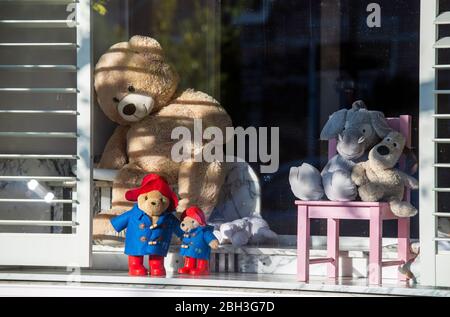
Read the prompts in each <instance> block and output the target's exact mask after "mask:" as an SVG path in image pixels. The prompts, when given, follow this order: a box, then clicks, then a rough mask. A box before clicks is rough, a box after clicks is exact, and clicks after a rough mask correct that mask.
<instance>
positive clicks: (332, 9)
mask: <svg viewBox="0 0 450 317" xmlns="http://www.w3.org/2000/svg"><path fill="white" fill-rule="evenodd" d="M101 3H103V2H101ZM371 3H375V4H378V5H379V7H377V8H379V14H380V15H379V21H380V25H379V27H378V24H377V20H373V19H376V17H375V18H373V16H372V17H371V14H372V13H373V12H371V11H369V12H368V6H369V4H371ZM102 6H103V5H102ZM104 7H105V8H106V13H105V12H103V11H102V9H101V7H100V9H98V10H97V13H96V14H95V25H96V26H99V27H98V28H97V30H96V31H95V37H94V48H95V54H96V56H95V59H98V57H99V56H100V54H102V52H104V50H105V49H106V48H107V47H108V46H109V45H111V44H113V43H114V42H116V41H119V40H124V39H126V38H128V37H129V36H132V35H136V34H139V35H147V36H152V37H154V38H156V39H157V40H158V41H159V42H160V43H161V44H162V46H163V48H164V50H165V51H166V54H167V57H168V59H169V61H170V62H171V63H172V64H173V65H174V66H175V67H176V69H177V71H178V72H179V74H180V77H181V82H180V89H186V88H195V89H198V90H202V91H204V92H206V93H208V94H210V95H212V96H213V97H214V98H216V99H217V100H219V101H220V102H221V104H222V105H223V106H224V107H225V109H226V110H227V111H228V113H229V114H230V116H231V118H232V120H233V124H234V126H242V127H244V128H245V127H251V126H254V127H279V128H280V130H279V131H280V136H279V149H280V150H279V162H280V164H279V169H278V170H277V171H276V172H274V173H270V174H262V173H260V164H259V163H251V164H252V166H253V167H254V169H255V171H256V172H257V173H258V175H259V178H260V182H261V187H262V204H261V211H262V216H263V217H264V218H265V219H266V220H267V221H268V222H269V224H270V226H271V227H272V229H274V230H275V231H276V232H277V233H279V234H288V235H292V234H296V208H295V206H294V200H295V197H294V195H293V194H292V192H291V190H290V186H289V181H288V175H289V169H290V167H292V166H298V165H300V164H301V163H302V162H308V163H310V164H312V165H314V166H316V167H318V168H319V169H322V168H323V167H324V165H325V164H326V162H327V144H326V142H324V141H319V135H320V131H321V128H322V126H323V125H324V124H325V122H326V120H327V119H328V116H329V115H330V114H332V113H333V112H335V111H337V110H339V109H341V108H348V107H350V106H351V104H352V102H354V101H355V100H358V99H362V100H364V102H365V103H366V104H367V106H368V108H369V109H372V110H379V111H383V112H384V113H385V115H386V117H396V116H399V115H402V114H408V115H411V116H412V117H413V131H412V132H413V139H412V145H413V153H414V152H415V153H417V151H418V141H417V135H418V97H419V96H418V94H419V85H418V76H419V71H418V70H419V20H420V16H419V9H420V1H419V0H396V1H392V0H378V1H365V0H320V1H316V0H309V1H306V0H304V1H294V0H260V1H252V0H228V1H216V0H178V1H177V0H145V1H144V0H141V1H139V0H135V1H117V2H116V1H109V2H106V4H104ZM377 12H378V11H377ZM374 23H375V25H374ZM96 120H97V122H100V123H102V124H100V123H99V124H96V130H97V131H98V132H96V145H95V148H96V154H97V155H99V154H101V151H102V148H103V146H104V144H105V142H106V140H107V137H108V136H109V135H110V133H111V131H112V128H113V125H112V124H110V123H109V122H108V120H107V119H105V118H104V117H102V113H101V112H100V111H97V113H96ZM408 162H409V163H410V165H413V163H414V155H409V157H408ZM415 176H417V175H415ZM412 201H413V204H415V205H416V206H417V194H413V197H412ZM341 230H342V233H343V234H346V235H355V236H358V235H364V234H367V233H368V225H367V223H364V222H361V223H355V222H348V223H347V222H343V224H342V229H341ZM312 232H313V234H318V233H322V234H323V233H324V232H325V224H320V223H318V222H315V223H314V225H313V228H312ZM385 234H386V235H387V236H395V235H396V223H390V222H389V223H387V225H386V226H385ZM412 235H413V237H417V236H418V219H417V217H415V218H414V219H413V222H412Z"/></svg>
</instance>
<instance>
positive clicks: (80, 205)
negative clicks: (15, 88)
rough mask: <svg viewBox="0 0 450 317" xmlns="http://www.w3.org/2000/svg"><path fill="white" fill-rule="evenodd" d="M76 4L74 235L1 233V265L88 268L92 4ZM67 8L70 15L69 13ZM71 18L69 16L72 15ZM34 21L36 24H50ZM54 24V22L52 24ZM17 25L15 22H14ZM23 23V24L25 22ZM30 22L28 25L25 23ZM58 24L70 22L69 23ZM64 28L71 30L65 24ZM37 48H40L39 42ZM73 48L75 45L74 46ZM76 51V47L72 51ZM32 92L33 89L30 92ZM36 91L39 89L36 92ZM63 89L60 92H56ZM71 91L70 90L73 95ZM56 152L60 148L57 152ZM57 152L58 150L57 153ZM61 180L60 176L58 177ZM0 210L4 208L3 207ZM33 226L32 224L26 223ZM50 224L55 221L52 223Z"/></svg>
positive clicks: (90, 186) (90, 217) (90, 171)
mask: <svg viewBox="0 0 450 317" xmlns="http://www.w3.org/2000/svg"><path fill="white" fill-rule="evenodd" d="M65 2H67V3H71V4H73V5H74V7H72V8H74V9H75V10H76V25H72V26H73V27H77V41H76V49H77V68H78V71H77V87H76V93H77V112H78V117H77V133H76V134H77V158H78V159H77V173H76V174H77V176H76V194H75V193H74V197H73V199H74V201H76V203H75V204H74V207H75V208H76V213H75V215H76V219H74V220H73V222H74V224H73V226H74V227H75V228H76V232H75V233H66V234H65V233H63V234H58V233H49V234H35V233H0V265H24V266H65V267H88V266H90V265H91V254H92V247H91V245H92V243H91V236H92V235H91V222H92V200H93V199H92V188H93V185H92V167H93V166H92V123H91V120H92V113H93V111H92V89H93V88H92V87H93V84H92V67H91V62H92V61H91V59H92V52H91V51H92V45H91V35H92V33H91V19H92V15H91V2H90V1H89V0H78V1H65ZM70 11H73V10H70V8H69V7H68V15H69V13H70ZM69 19H70V16H69ZM47 22H48V21H37V22H36V21H34V22H33V23H47ZM51 22H52V21H51ZM14 23H16V22H14ZM22 23H23V22H22ZM26 23H27V22H26ZM58 23H70V22H67V21H63V22H58ZM61 25H62V26H63V27H70V26H69V25H67V26H66V25H63V24H61ZM19 41H20V40H19ZM37 45H41V44H40V43H38V44H37ZM71 47H72V46H71ZM70 49H73V48H70ZM29 90H30V91H31V90H33V89H29ZM36 90H37V89H36ZM53 90H55V91H56V90H58V91H59V90H61V89H53ZM72 90H73V89H72V88H71V89H67V91H69V92H70V93H72ZM56 150H57V149H56ZM56 150H55V151H56ZM55 178H58V177H55ZM0 208H1V207H0ZM24 222H25V223H28V224H31V223H33V221H24ZM48 223H49V225H55V224H56V222H53V221H49V222H48Z"/></svg>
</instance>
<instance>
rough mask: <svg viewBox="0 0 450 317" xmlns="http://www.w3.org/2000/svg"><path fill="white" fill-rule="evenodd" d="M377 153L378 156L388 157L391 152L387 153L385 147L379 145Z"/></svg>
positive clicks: (387, 149) (387, 150)
mask: <svg viewBox="0 0 450 317" xmlns="http://www.w3.org/2000/svg"><path fill="white" fill-rule="evenodd" d="M377 152H378V154H380V155H388V154H389V153H390V152H391V151H389V148H388V147H387V146H386V145H381V146H379V147H377Z"/></svg>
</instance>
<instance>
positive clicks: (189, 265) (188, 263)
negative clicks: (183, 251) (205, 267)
mask: <svg viewBox="0 0 450 317" xmlns="http://www.w3.org/2000/svg"><path fill="white" fill-rule="evenodd" d="M196 262H197V261H196V260H195V259H194V258H191V257H189V256H185V257H184V267H180V268H179V269H178V273H180V274H189V273H190V272H191V270H192V269H194V268H195V265H196V264H197V263H196Z"/></svg>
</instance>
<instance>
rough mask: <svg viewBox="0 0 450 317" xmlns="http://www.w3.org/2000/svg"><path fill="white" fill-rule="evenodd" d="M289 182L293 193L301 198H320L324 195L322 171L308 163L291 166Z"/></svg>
mask: <svg viewBox="0 0 450 317" xmlns="http://www.w3.org/2000/svg"><path fill="white" fill-rule="evenodd" d="M289 184H290V185H291V190H292V193H293V194H294V195H295V196H296V197H297V198H299V199H301V200H320V199H322V197H323V195H324V191H323V187H322V178H321V176H320V173H319V171H318V170H317V169H316V168H315V167H313V166H312V165H310V164H308V163H303V164H302V165H301V166H299V167H291V169H290V171H289Z"/></svg>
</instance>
